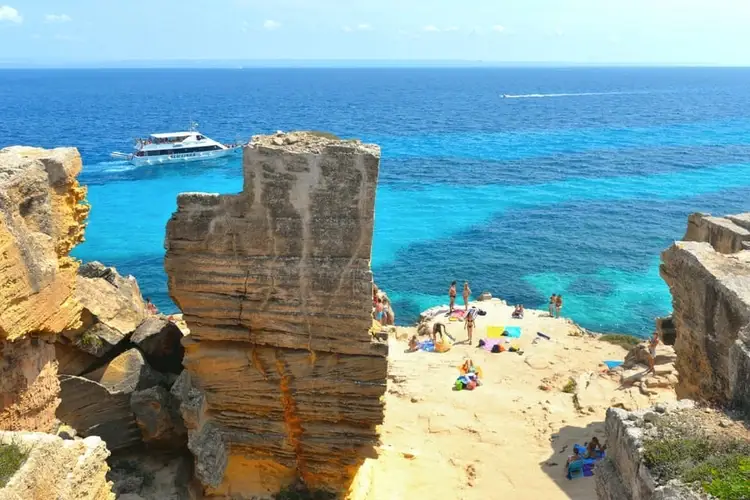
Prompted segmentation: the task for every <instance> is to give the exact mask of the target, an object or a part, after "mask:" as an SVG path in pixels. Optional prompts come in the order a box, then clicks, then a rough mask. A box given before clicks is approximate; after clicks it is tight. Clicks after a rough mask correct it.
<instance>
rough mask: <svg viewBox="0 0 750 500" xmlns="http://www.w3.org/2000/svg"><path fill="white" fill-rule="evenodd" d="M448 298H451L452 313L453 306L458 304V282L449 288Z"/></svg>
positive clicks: (451, 311)
mask: <svg viewBox="0 0 750 500" xmlns="http://www.w3.org/2000/svg"><path fill="white" fill-rule="evenodd" d="M448 298H449V299H450V313H453V308H454V307H455V306H456V282H455V281H454V282H453V283H451V287H450V288H449V289H448Z"/></svg>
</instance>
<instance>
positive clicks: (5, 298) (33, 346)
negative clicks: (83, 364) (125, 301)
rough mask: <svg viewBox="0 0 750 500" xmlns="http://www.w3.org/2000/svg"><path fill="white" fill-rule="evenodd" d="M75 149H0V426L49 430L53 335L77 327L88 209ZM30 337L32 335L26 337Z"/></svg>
mask: <svg viewBox="0 0 750 500" xmlns="http://www.w3.org/2000/svg"><path fill="white" fill-rule="evenodd" d="M80 170H81V159H80V156H79V155H78V152H77V151H76V150H75V149H69V148H66V149H54V150H44V149H35V148H24V147H13V148H6V149H2V150H0V344H1V345H0V349H1V350H2V352H1V353H0V356H1V358H0V380H2V382H1V383H0V398H1V402H2V406H1V407H0V428H2V429H7V430H20V429H25V430H39V431H49V430H50V429H51V426H52V424H53V422H54V413H55V408H56V406H57V403H58V399H57V398H58V393H59V384H58V382H57V363H56V362H55V352H54V347H53V346H52V345H50V344H48V343H47V339H51V335H52V334H56V333H59V332H61V331H62V330H64V329H66V328H76V327H77V326H78V324H79V317H80V314H81V306H80V304H79V303H78V302H77V300H75V298H74V296H73V295H74V290H75V283H76V271H77V269H78V264H77V263H76V261H75V260H73V259H72V258H71V257H70V256H69V253H70V250H71V249H72V248H73V247H74V246H75V245H76V244H77V243H78V242H80V241H81V240H82V239H83V229H84V220H85V218H86V215H87V214H88V206H87V205H85V204H84V203H83V200H84V197H85V193H86V191H85V188H83V187H81V186H79V185H78V182H77V180H76V175H77V174H78V173H79V172H80ZM30 337H31V338H30Z"/></svg>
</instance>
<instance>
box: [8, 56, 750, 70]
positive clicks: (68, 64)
mask: <svg viewBox="0 0 750 500" xmlns="http://www.w3.org/2000/svg"><path fill="white" fill-rule="evenodd" d="M456 66H460V67H475V68H479V67H485V68H486V67H503V68H519V67H523V68H528V67H545V68H553V67H554V68H571V67H588V68H592V67H596V68H746V67H750V63H747V64H719V63H706V62H638V61H629V62H579V61H494V60H482V59H344V58H340V59H115V60H90V61H86V60H83V61H81V60H68V61H59V62H53V61H44V60H31V59H5V60H2V59H0V69H97V68H98V69H266V68H268V69H277V68H289V69H295V68H321V69H324V68H388V67H398V68H410V67H412V68H417V67H432V68H451V67H456Z"/></svg>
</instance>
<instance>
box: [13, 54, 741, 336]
mask: <svg viewBox="0 0 750 500" xmlns="http://www.w3.org/2000/svg"><path fill="white" fill-rule="evenodd" d="M748 84H750V70H722V69H673V70H661V69H652V70H637V69H610V70H604V69H599V70H593V69H576V70H562V69H559V70H555V69H546V70H531V69H526V70H521V69H502V70H487V69H482V70H471V69H460V70H455V69H454V70H409V69H400V70H251V71H222V70H210V71H209V70H202V71H198V70H195V71H193V70H172V71H156V70H154V71H135V70H130V71H124V70H123V71H111V70H110V71H104V70H102V71H16V72H0V109H4V110H5V116H3V118H4V119H3V120H0V141H2V144H6V143H7V144H17V143H24V144H36V145H42V146H56V145H76V146H78V147H79V148H80V150H81V152H82V155H83V157H84V161H85V167H84V172H83V174H82V176H81V179H82V181H83V182H85V183H87V184H88V185H89V201H90V202H91V204H92V207H93V208H92V212H91V217H90V220H89V227H88V229H87V241H86V242H85V243H84V244H83V245H81V246H79V247H78V248H77V249H76V250H75V254H76V255H77V256H78V257H81V258H83V259H87V260H89V259H97V260H101V261H103V262H105V263H107V264H111V265H115V266H117V267H118V268H119V269H120V270H121V271H123V272H127V273H132V274H134V275H135V276H136V277H137V278H138V280H139V282H140V284H141V287H142V289H143V291H144V293H145V294H146V295H148V296H150V297H151V298H152V299H153V300H154V301H155V302H156V303H157V304H158V305H159V306H160V307H161V308H162V309H165V310H174V306H173V305H172V304H171V301H170V300H169V297H168V295H167V290H166V278H165V276H164V272H163V237H164V227H165V224H166V221H167V219H168V218H169V216H170V214H171V213H172V212H173V211H174V209H175V199H176V196H177V194H178V193H180V192H184V191H209V192H219V193H231V192H236V191H238V190H239V189H240V188H241V185H242V179H241V167H240V162H239V159H231V160H224V161H220V162H215V163H206V164H201V165H187V166H186V165H183V166H168V167H145V168H138V169H135V168H132V167H131V166H129V165H127V164H124V163H122V162H113V161H110V160H109V159H108V158H107V155H108V153H109V152H110V151H112V150H123V149H127V148H128V146H129V138H130V137H132V136H135V135H139V134H145V133H148V132H156V131H163V130H174V129H177V128H182V127H184V126H185V123H187V122H188V120H189V118H193V119H197V120H198V121H199V122H201V123H202V126H201V129H202V131H203V132H204V133H206V134H207V135H209V136H211V137H215V138H217V139H221V140H227V141H228V140H234V139H235V138H237V137H238V136H239V137H248V136H249V135H250V134H252V133H263V132H271V131H274V130H276V129H285V130H289V129H294V128H303V129H326V130H331V131H333V132H335V133H337V134H339V135H342V136H356V137H362V138H364V139H365V140H367V141H373V142H377V143H378V144H380V145H381V147H382V151H383V159H382V165H381V175H380V184H379V188H378V193H377V201H376V228H375V240H374V248H373V259H372V265H373V269H374V272H375V277H376V281H377V282H378V284H379V285H380V286H381V287H383V288H385V289H386V290H387V291H388V292H389V293H390V295H391V296H392V298H393V299H394V302H395V307H396V310H397V314H398V320H399V321H400V322H410V321H413V320H414V319H415V318H416V316H417V314H418V312H419V311H420V310H423V309H425V308H427V307H430V306H433V305H436V304H440V303H443V302H445V300H446V298H447V297H446V291H447V287H448V284H449V283H450V281H451V280H453V279H456V280H459V281H462V280H465V279H468V280H469V281H470V282H471V285H472V289H473V290H474V291H475V292H477V293H478V292H481V291H483V290H489V291H491V292H492V293H493V294H495V295H497V296H501V297H504V298H506V299H508V300H509V301H511V302H522V303H524V304H525V305H526V306H527V307H539V306H542V307H543V306H544V304H545V303H546V297H548V296H549V295H550V294H551V293H562V294H563V295H564V296H565V299H566V301H565V314H566V315H568V316H571V317H572V318H574V319H575V320H576V321H578V322H580V323H581V324H583V325H584V326H586V327H588V328H591V329H595V330H599V331H622V332H628V333H633V334H637V335H645V334H648V333H649V331H650V330H651V328H652V325H653V318H654V317H655V316H657V315H663V314H666V313H668V312H669V311H670V296H669V292H668V290H667V288H666V286H665V285H664V283H663V282H662V280H661V279H660V278H659V275H658V263H659V253H660V252H661V251H662V250H663V249H664V248H666V247H667V246H668V245H669V244H670V243H671V242H672V241H673V240H675V239H678V238H680V237H681V236H682V234H683V233H684V230H685V226H686V218H687V215H688V214H689V213H691V212H693V211H707V212H714V213H727V212H739V211H743V210H748V209H750V95H749V94H748V93H747V91H746V90H745V89H747V88H748ZM177 89H179V90H177ZM502 93H506V94H516V95H532V94H560V93H565V94H582V95H557V96H549V97H538V96H537V97H529V98H518V99H503V98H501V97H500V94H502ZM2 144H0V145H2Z"/></svg>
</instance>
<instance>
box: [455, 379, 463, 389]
mask: <svg viewBox="0 0 750 500" xmlns="http://www.w3.org/2000/svg"><path fill="white" fill-rule="evenodd" d="M463 388H464V383H463V382H461V381H460V380H456V390H457V391H460V390H462V389H463Z"/></svg>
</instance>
